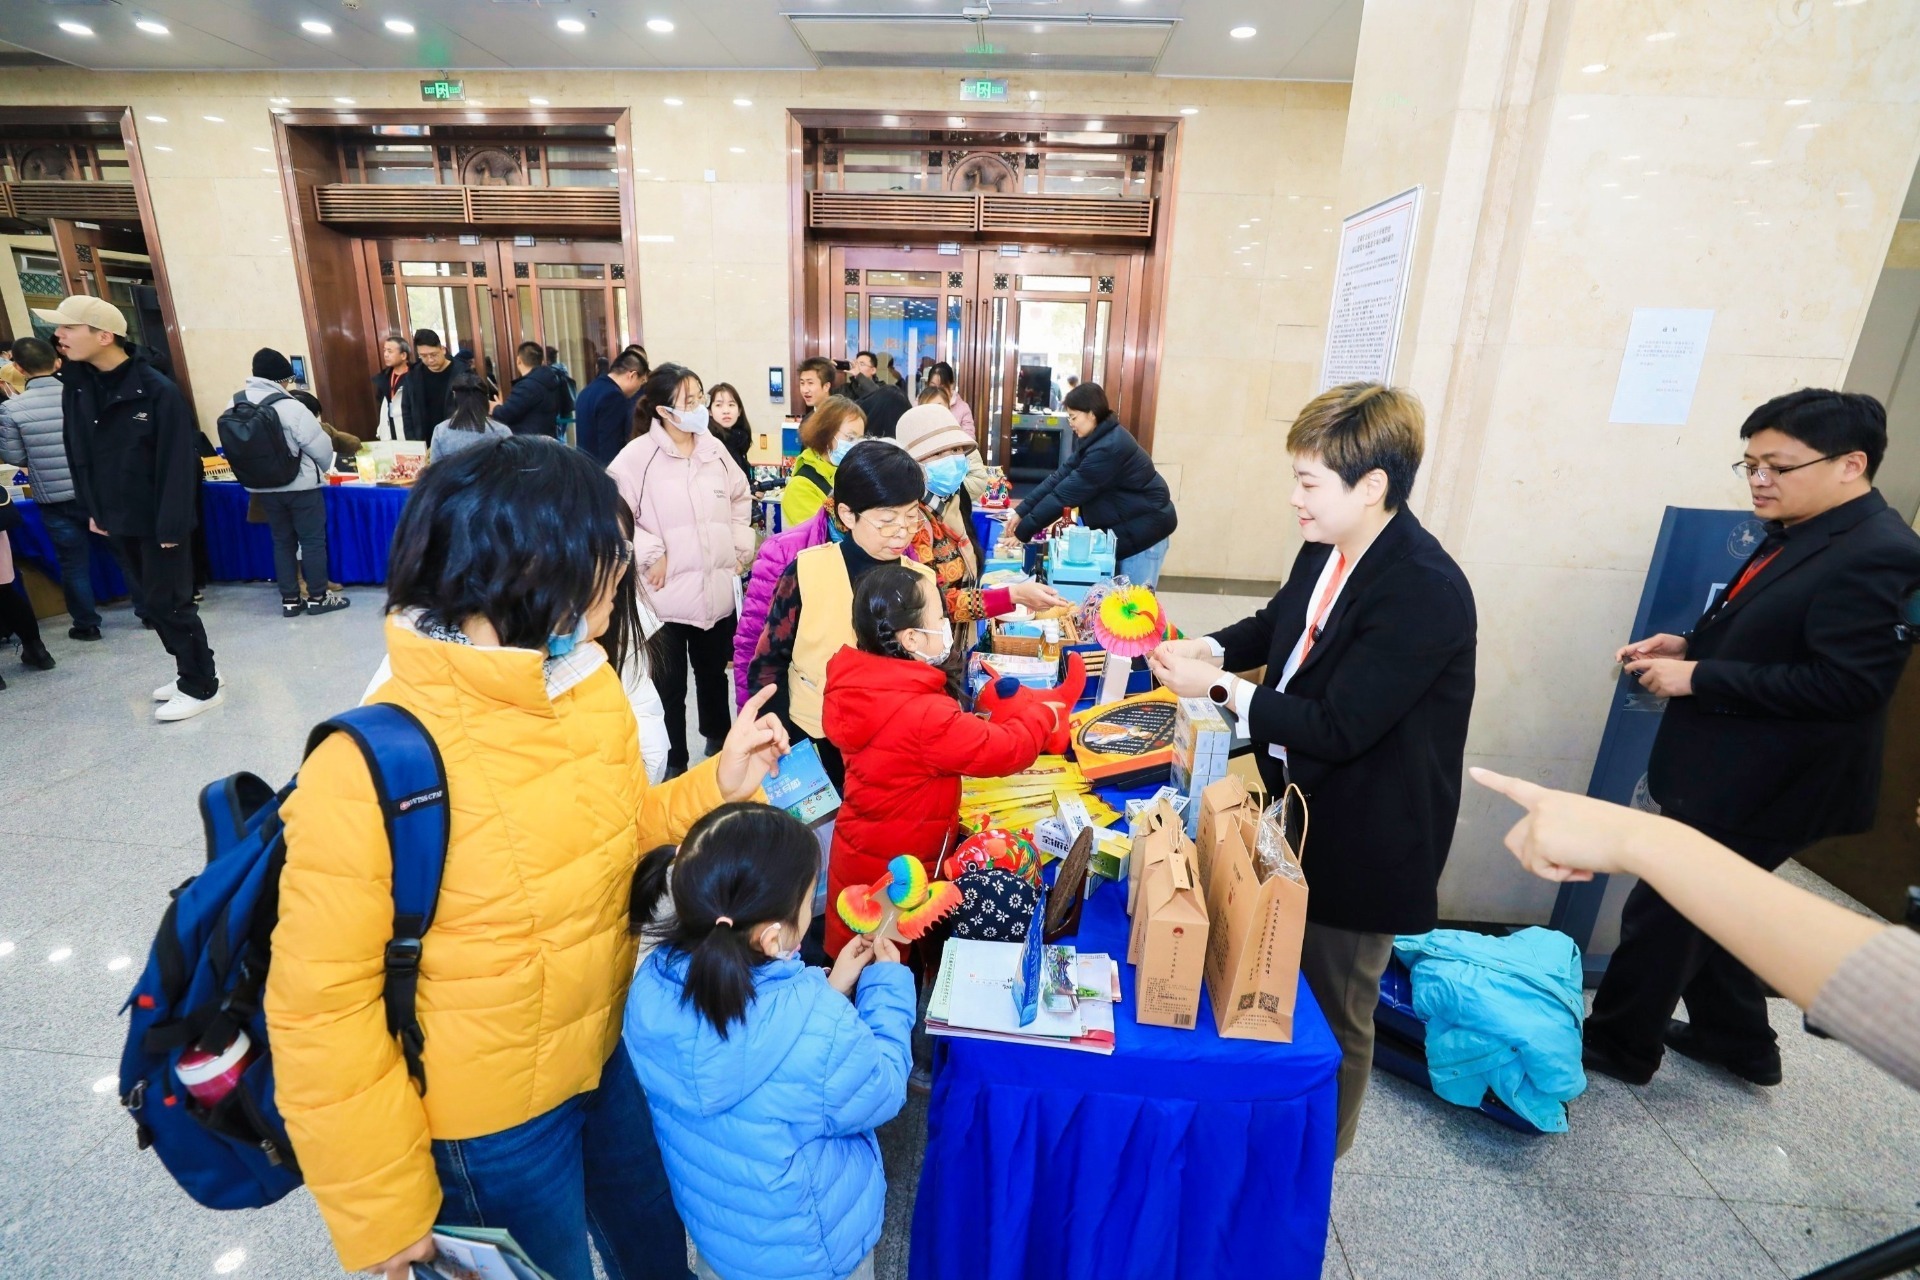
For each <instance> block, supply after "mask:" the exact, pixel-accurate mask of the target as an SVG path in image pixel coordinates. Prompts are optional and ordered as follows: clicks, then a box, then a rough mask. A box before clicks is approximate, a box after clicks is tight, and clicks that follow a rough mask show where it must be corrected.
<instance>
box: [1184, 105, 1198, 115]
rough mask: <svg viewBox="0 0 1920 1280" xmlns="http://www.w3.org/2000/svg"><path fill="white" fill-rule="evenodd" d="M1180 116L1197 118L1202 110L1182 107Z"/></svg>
mask: <svg viewBox="0 0 1920 1280" xmlns="http://www.w3.org/2000/svg"><path fill="white" fill-rule="evenodd" d="M1180 114H1181V115H1183V116H1197V115H1199V114H1200V108H1198V107H1182V108H1180Z"/></svg>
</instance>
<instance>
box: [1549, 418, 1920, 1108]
mask: <svg viewBox="0 0 1920 1280" xmlns="http://www.w3.org/2000/svg"><path fill="white" fill-rule="evenodd" d="M1740 437H1741V439H1743V440H1745V441H1746V456H1745V457H1744V458H1743V459H1742V460H1741V461H1739V462H1737V463H1735V464H1734V470H1735V472H1736V473H1738V474H1739V475H1740V476H1741V478H1742V479H1744V480H1745V481H1746V482H1747V488H1748V491H1749V493H1750V494H1751V495H1752V498H1753V510H1754V514H1755V515H1757V516H1758V517H1760V519H1761V520H1763V521H1765V522H1766V527H1767V536H1766V539H1765V540H1764V541H1762V542H1761V543H1760V545H1759V546H1758V547H1756V548H1755V549H1754V552H1753V554H1752V555H1751V556H1750V557H1748V559H1747V562H1746V564H1745V565H1743V566H1742V567H1741V569H1740V572H1739V573H1737V574H1735V575H1734V579H1733V581H1732V582H1731V583H1729V584H1728V585H1727V586H1726V587H1724V588H1723V589H1722V590H1721V591H1720V592H1719V593H1717V594H1716V595H1715V597H1714V599H1713V602H1712V603H1711V604H1710V605H1709V606H1708V608H1707V611H1706V613H1704V614H1703V615H1701V618H1700V621H1699V622H1697V623H1695V624H1694V628H1693V630H1692V631H1690V632H1688V633H1687V634H1686V635H1681V636H1675V635H1657V636H1650V637H1648V638H1647V639H1644V640H1639V641H1636V642H1635V643H1633V644H1630V645H1627V646H1626V647H1625V648H1623V649H1621V650H1620V652H1619V654H1618V655H1617V658H1618V661H1619V662H1620V663H1622V664H1623V665H1624V666H1625V668H1626V669H1627V670H1628V671H1629V672H1631V673H1632V674H1633V675H1634V677H1635V678H1636V679H1638V680H1639V682H1640V684H1641V685H1642V686H1644V687H1645V688H1646V689H1647V690H1649V691H1650V692H1652V693H1656V694H1659V695H1661V696H1663V697H1665V698H1666V699H1668V701H1667V708H1666V713H1665V715H1664V716H1663V717H1662V718H1661V722H1660V731H1659V734H1658V735H1657V736H1656V737H1655V739H1654V744H1653V757H1652V759H1651V761H1650V762H1649V764H1648V767H1647V786H1648V790H1649V791H1650V792H1651V793H1652V795H1653V798H1654V799H1655V800H1656V801H1657V802H1658V803H1659V804H1660V807H1661V809H1662V811H1663V812H1665V813H1666V815H1667V816H1668V817H1671V818H1675V819H1678V820H1679V821H1681V822H1684V823H1686V824H1687V825H1688V826H1691V827H1694V828H1697V829H1698V830H1700V831H1702V832H1704V833H1705V834H1707V835H1709V836H1712V837H1713V838H1714V839H1715V840H1718V841H1719V842H1720V843H1722V844H1724V845H1727V846H1728V847H1729V848H1732V849H1734V850H1735V851H1737V852H1738V853H1740V854H1741V855H1742V856H1744V857H1746V858H1748V859H1750V860H1752V861H1753V862H1755V863H1757V864H1759V865H1760V866H1762V867H1765V868H1767V869H1768V870H1772V869H1773V868H1775V867H1778V866H1779V865H1780V864H1781V863H1782V862H1785V861H1786V860H1787V859H1788V858H1789V857H1790V856H1792V854H1793V853H1794V852H1795V851H1796V850H1799V849H1803V848H1805V847H1806V846H1807V845H1809V844H1812V843H1813V842H1814V841H1816V840H1819V839H1822V838H1824V837H1826V836H1831V835H1844V834H1847V833H1850V832H1856V831H1865V830H1867V829H1868V828H1870V827H1871V826H1872V825H1873V821H1874V810H1875V805H1876V803H1877V801H1878V792H1879V787H1880V753H1881V747H1882V744H1883V739H1884V736H1885V728H1886V712H1887V703H1888V702H1889V700H1891V699H1892V697H1893V691H1894V686H1895V685H1896V684H1897V683H1899V680H1900V673H1901V670H1902V668H1904V667H1905V665H1906V661H1907V645H1906V644H1905V643H1904V642H1903V641H1902V640H1901V639H1900V638H1899V636H1898V634H1897V633H1896V630H1895V628H1896V626H1897V625H1898V624H1899V622H1900V620H1901V612H1902V605H1903V604H1904V602H1905V601H1906V599H1907V597H1908V596H1909V595H1910V594H1912V593H1913V592H1914V590H1915V589H1916V588H1917V587H1920V536H1916V535H1915V533H1914V532H1913V530H1912V529H1910V528H1909V527H1908V526H1907V523H1906V521H1905V520H1903V519H1902V518H1901V517H1900V515H1899V514H1898V513H1897V512H1895V511H1894V510H1893V509H1892V508H1890V507H1889V506H1888V505H1887V503H1886V500H1885V499H1884V498H1882V497H1881V496H1880V494H1879V491H1878V490H1876V489H1875V488H1874V487H1873V474H1874V472H1875V471H1876V470H1878V468H1879V466H1880V458H1881V455H1882V454H1884V453H1885V452H1886V448H1887V413H1886V410H1885V409H1883V408H1882V407H1881V406H1880V402H1879V401H1877V400H1875V399H1873V398H1872V397H1871V396H1864V395H1854V394H1848V393H1845V392H1840V391H1825V390H1819V389H1807V390H1803V391H1795V392H1793V393H1791V394H1789V395H1784V396H1779V397H1776V398H1775V399H1773V400H1769V401H1768V402H1767V403H1766V404H1763V405H1761V406H1760V407H1759V408H1758V409H1756V410H1754V411H1753V414H1752V415H1751V416H1750V417H1748V419H1747V420H1746V422H1745V423H1744V424H1743V425H1742V426H1741V428H1740ZM1682 998H1684V999H1685V1000H1686V1002H1687V1016H1688V1021H1686V1022H1680V1021H1678V1020H1676V1019H1674V1018H1673V1016H1672V1015H1673V1013H1674V1011H1675V1008H1676V1006H1677V1004H1678V1002H1679V1001H1680V1000H1681V999H1682ZM1667 1048H1671V1049H1673V1050H1675V1051H1676V1052H1678V1053H1681V1054H1684V1055H1686V1056H1687V1057H1689V1058H1694V1059H1696V1060H1698V1061H1701V1062H1707V1063H1711V1064H1713V1065H1716V1066H1720V1067H1723V1068H1725V1069H1726V1070H1728V1071H1731V1072H1732V1073H1733V1074H1734V1075H1736V1076H1739V1077H1740V1078H1741V1079H1743V1080H1746V1081H1749V1082H1750V1083H1753V1084H1759V1085H1772V1084H1778V1083H1779V1082H1780V1051H1779V1048H1778V1046H1777V1044H1776V1043H1775V1037H1774V1033H1773V1029H1772V1027H1771V1026H1770V1025H1768V1021H1767V1002H1766V997H1765V994H1764V991H1763V989H1762V987H1761V986H1760V982H1759V980H1758V979H1757V978H1755V977H1754V976H1753V975H1752V974H1751V973H1750V972H1748V971H1747V969H1746V967H1745V966H1744V965H1742V964H1741V963H1740V962H1739V961H1737V960H1735V959H1733V958H1732V957H1731V956H1729V955H1728V954H1727V953H1726V952H1725V951H1723V950H1722V949H1721V948H1720V947H1719V946H1717V945H1716V944H1715V943H1713V942H1712V941H1711V940H1710V939H1708V938H1707V937H1705V936H1704V935H1703V934H1701V933H1700V931H1699V930H1698V929H1695V928H1694V927H1693V926H1692V925H1690V924H1688V923H1687V921H1686V920H1685V919H1684V918H1682V917H1681V916H1680V914H1679V913H1678V912H1676V911H1675V910H1674V909H1673V908H1672V907H1671V906H1669V905H1668V904H1667V903H1666V901H1665V900H1664V899H1662V898H1661V897H1660V895H1659V894H1657V893H1655V892H1654V891H1653V890H1652V889H1651V888H1649V887H1648V886H1647V885H1646V884H1645V883H1644V882H1643V883H1641V884H1640V885H1638V886H1636V887H1635V888H1634V890H1633V892H1632V893H1631V894H1630V895H1629V896H1628V898H1627V902H1626V907H1625V910H1624V911H1623V913H1622V915H1621V918H1620V943H1619V946H1618V947H1617V948H1616V949H1615V951H1614V953H1613V959H1612V961H1611V962H1610V964H1609V965H1608V968H1607V974H1606V977H1605V979H1604V980H1603V981H1602V982H1601V984H1600V990H1599V991H1598V992H1597V993H1596V994H1595V996H1594V1002H1593V1013H1592V1015H1591V1016H1590V1017H1589V1018H1588V1019H1587V1024H1586V1064H1587V1066H1588V1067H1589V1068H1590V1069H1593V1070H1597V1071H1600V1072H1603V1073H1605V1074H1607V1075H1610V1076H1613V1077H1615V1078H1616V1079H1620V1080H1624V1081H1626V1082H1627V1083H1629V1084H1645V1083H1646V1082H1647V1081H1649V1080H1651V1079H1652V1078H1653V1073H1654V1071H1655V1070H1656V1069H1658V1067H1659V1065H1660V1059H1661V1056H1662V1053H1663V1051H1664V1050H1665V1049H1667Z"/></svg>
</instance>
